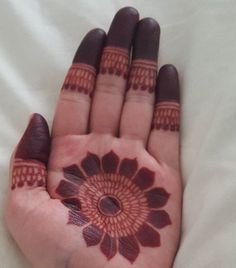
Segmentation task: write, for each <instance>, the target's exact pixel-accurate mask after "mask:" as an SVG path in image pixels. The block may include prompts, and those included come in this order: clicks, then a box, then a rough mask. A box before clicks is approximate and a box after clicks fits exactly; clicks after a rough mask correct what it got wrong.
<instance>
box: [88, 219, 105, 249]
mask: <svg viewBox="0 0 236 268" xmlns="http://www.w3.org/2000/svg"><path fill="white" fill-rule="evenodd" d="M102 236H103V231H102V230H100V229H99V228H97V227H96V226H95V225H92V224H91V225H89V226H87V227H85V228H84V229H83V237H84V240H85V242H86V244H87V246H88V247H90V246H96V245H98V244H99V243H100V241H101V239H102Z"/></svg>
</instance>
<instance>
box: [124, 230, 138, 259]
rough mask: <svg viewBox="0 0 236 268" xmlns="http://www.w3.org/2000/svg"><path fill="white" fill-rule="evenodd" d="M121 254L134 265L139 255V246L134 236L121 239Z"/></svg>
mask: <svg viewBox="0 0 236 268" xmlns="http://www.w3.org/2000/svg"><path fill="white" fill-rule="evenodd" d="M119 252H120V254H121V255H122V256H124V257H125V258H126V259H127V260H129V261H130V262H131V263H133V262H134V261H135V260H136V258H137V257H138V254H139V245H138V242H137V240H136V238H135V237H134V236H133V235H129V236H124V237H120V238H119Z"/></svg>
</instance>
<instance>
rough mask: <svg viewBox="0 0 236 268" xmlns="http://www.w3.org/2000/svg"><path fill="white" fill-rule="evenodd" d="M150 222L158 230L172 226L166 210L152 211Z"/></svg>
mask: <svg viewBox="0 0 236 268" xmlns="http://www.w3.org/2000/svg"><path fill="white" fill-rule="evenodd" d="M148 222H149V223H151V224H152V225H153V226H155V227H156V228H158V229H161V228H163V227H165V226H167V225H170V224H171V220H170V216H169V214H168V213H167V212H166V211H165V210H157V211H154V210H153V211H151V212H150V214H149V216H148Z"/></svg>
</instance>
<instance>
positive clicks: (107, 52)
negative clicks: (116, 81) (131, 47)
mask: <svg viewBox="0 0 236 268" xmlns="http://www.w3.org/2000/svg"><path fill="white" fill-rule="evenodd" d="M128 66H129V56H128V51H127V50H126V49H122V48H114V47H106V48H104V50H103V54H102V59H101V65H100V73H101V74H112V75H116V76H122V77H123V78H124V79H127V77H128Z"/></svg>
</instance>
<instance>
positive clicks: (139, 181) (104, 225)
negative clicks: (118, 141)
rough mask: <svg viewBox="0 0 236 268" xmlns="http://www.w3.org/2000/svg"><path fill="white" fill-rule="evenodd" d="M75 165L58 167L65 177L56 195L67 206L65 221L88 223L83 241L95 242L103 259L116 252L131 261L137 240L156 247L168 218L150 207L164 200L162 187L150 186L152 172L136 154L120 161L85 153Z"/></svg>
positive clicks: (136, 252)
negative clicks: (142, 163) (67, 212)
mask: <svg viewBox="0 0 236 268" xmlns="http://www.w3.org/2000/svg"><path fill="white" fill-rule="evenodd" d="M100 159H101V160H100ZM80 166H81V167H82V168H83V170H84V172H85V173H86V179H84V177H83V174H85V173H84V172H82V171H81V170H82V169H81V167H80ZM80 166H77V165H71V166H69V167H65V168H63V170H64V172H65V171H66V172H65V173H64V177H65V179H66V180H62V181H61V182H60V184H59V186H58V188H57V190H56V192H57V193H58V194H60V193H61V196H62V197H63V200H62V203H63V204H64V205H65V206H66V207H67V208H69V223H70V224H75V225H77V226H84V225H85V224H87V223H89V225H88V226H86V227H84V229H83V238H84V240H85V243H86V245H87V246H95V245H98V244H99V245H100V249H101V251H102V253H103V254H104V255H105V256H106V258H107V259H108V260H110V259H111V258H112V257H114V256H115V255H116V253H117V251H119V253H120V254H121V255H122V256H123V257H124V258H126V259H127V260H128V261H129V262H131V263H133V262H134V261H135V260H136V258H137V257H138V255H139V252H140V248H139V244H138V242H139V243H140V244H141V245H142V246H148V247H159V246H160V235H159V232H158V231H157V229H161V228H164V227H165V226H167V225H169V224H171V220H170V218H169V215H168V213H167V212H166V211H164V210H154V209H156V208H160V207H163V206H164V205H165V204H166V203H167V201H168V199H169V194H168V193H167V192H166V190H165V189H164V188H158V187H154V188H151V187H152V186H153V184H154V178H155V174H154V172H153V171H152V170H149V169H148V168H146V167H140V168H138V162H137V160H136V158H135V159H128V158H125V159H120V158H119V157H118V155H117V154H116V153H115V152H114V151H110V152H108V153H106V154H105V155H103V156H102V157H100V158H99V157H98V156H97V155H96V154H93V153H88V154H87V156H86V157H85V158H84V159H83V160H82V161H81V164H80ZM101 166H102V168H101ZM80 177H82V179H81V180H80ZM77 180H79V181H80V182H81V183H77ZM71 182H73V183H71ZM70 189H71V190H70ZM77 197H78V198H79V199H77Z"/></svg>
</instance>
